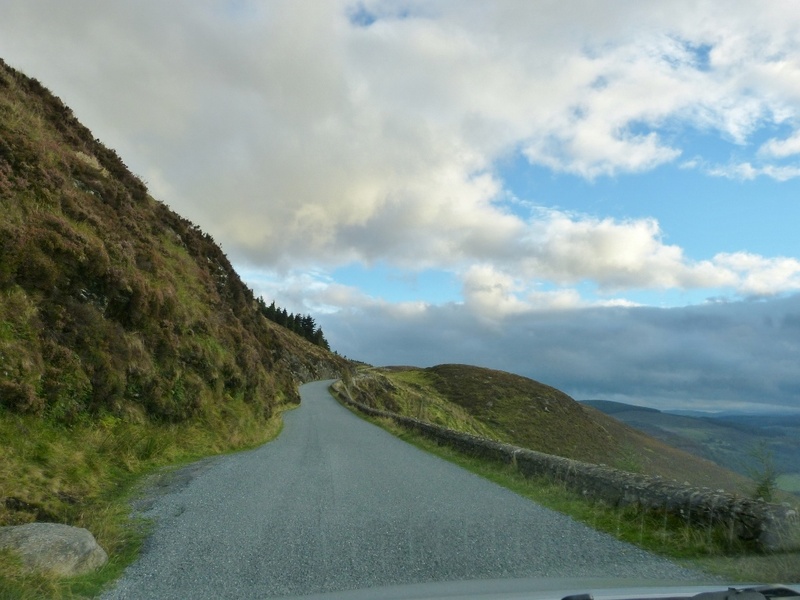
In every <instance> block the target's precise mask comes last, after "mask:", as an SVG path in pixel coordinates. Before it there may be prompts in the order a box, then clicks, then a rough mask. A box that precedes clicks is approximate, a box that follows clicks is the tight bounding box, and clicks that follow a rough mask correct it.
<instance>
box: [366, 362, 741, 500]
mask: <svg viewBox="0 0 800 600" xmlns="http://www.w3.org/2000/svg"><path fill="white" fill-rule="evenodd" d="M350 389H351V394H352V395H353V396H354V399H356V400H358V401H360V402H362V403H366V404H368V405H371V406H375V407H376V408H384V409H386V410H390V411H393V412H399V413H401V414H406V415H408V416H414V417H419V418H422V419H424V420H427V421H430V422H433V423H437V424H441V425H445V426H447V427H451V428H454V429H459V430H462V431H467V432H469V433H474V434H477V435H483V436H485V437H490V438H492V439H496V440H499V441H503V442H507V443H511V444H514V445H517V446H522V447H524V448H530V449H533V450H538V451H540V452H546V453H548V454H555V455H558V456H565V457H568V458H574V459H577V460H581V461H585V462H591V463H604V464H608V465H611V466H615V467H617V468H620V469H624V470H629V471H635V472H640V473H646V474H652V475H661V476H662V477H668V478H670V479H677V480H679V481H690V482H692V483H694V484H695V485H700V486H711V487H714V488H724V489H729V490H731V491H737V492H741V493H750V492H751V491H752V487H753V484H752V482H751V481H750V480H749V479H747V478H745V477H742V476H740V475H737V474H736V473H732V472H731V471H728V470H726V469H723V468H721V467H719V466H717V465H715V464H714V463H712V462H711V461H708V460H704V459H702V458H698V457H696V456H693V455H691V454H688V453H686V452H682V451H680V450H677V449H675V448H672V447H670V446H668V445H667V444H664V443H663V442H660V441H658V440H656V439H653V438H651V437H649V436H647V435H645V434H644V433H642V432H640V431H637V430H635V429H633V428H631V427H628V426H626V425H624V424H623V423H620V422H619V421H617V420H616V419H613V418H611V417H609V416H607V415H605V414H603V413H602V412H600V411H598V410H596V409H594V408H591V407H588V406H583V405H582V404H580V403H578V402H576V401H575V400H573V399H572V398H570V397H569V396H568V395H567V394H565V393H563V392H561V391H559V390H557V389H555V388H553V387H550V386H547V385H544V384H542V383H539V382H537V381H534V380H532V379H528V378H526V377H520V376H518V375H513V374H511V373H506V372H503V371H496V370H491V369H484V368H480V367H472V366H467V365H439V366H435V367H431V368H428V369H415V368H411V367H394V368H386V369H374V370H369V371H362V372H361V373H360V374H359V376H357V377H355V378H354V379H353V381H352V382H351V384H350Z"/></svg>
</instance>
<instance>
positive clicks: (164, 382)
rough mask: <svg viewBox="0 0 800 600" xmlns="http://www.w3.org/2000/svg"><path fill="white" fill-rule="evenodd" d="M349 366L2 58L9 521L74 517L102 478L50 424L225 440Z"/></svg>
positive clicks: (0, 385) (0, 318) (1, 392)
mask: <svg viewBox="0 0 800 600" xmlns="http://www.w3.org/2000/svg"><path fill="white" fill-rule="evenodd" d="M346 368H347V364H346V361H344V360H343V359H341V358H339V357H338V356H336V355H334V354H332V353H330V352H328V351H327V350H325V349H323V348H321V347H319V346H316V345H314V344H312V343H309V342H307V341H306V340H304V339H301V338H300V337H299V336H297V335H295V334H293V333H291V332H289V331H288V330H287V329H285V328H283V327H281V326H279V325H277V324H275V323H272V322H270V321H268V320H267V319H266V318H265V317H264V316H263V314H262V311H260V310H259V306H258V303H257V301H256V299H255V298H254V296H253V293H252V292H251V290H250V289H248V288H247V286H245V285H244V284H243V283H242V281H241V280H240V278H239V276H238V275H237V274H236V272H235V271H234V270H233V268H232V267H231V264H230V262H229V261H228V259H227V258H226V256H225V254H224V253H223V252H222V250H221V249H220V248H219V246H217V245H216V244H215V243H214V240H213V239H212V238H211V237H210V236H209V235H207V234H205V233H203V232H202V231H201V230H200V229H199V228H198V227H196V226H194V225H193V224H192V223H190V222H189V221H187V220H186V219H184V218H182V217H180V216H178V215H177V214H175V213H174V212H172V211H171V210H170V209H169V208H167V207H166V206H165V205H164V204H162V203H161V202H158V201H157V200H155V199H154V198H152V197H151V196H150V195H149V194H148V192H147V189H146V187H145V185H144V184H143V183H142V181H141V180H140V179H139V178H137V177H136V176H135V175H133V174H131V173H130V172H129V170H128V169H127V168H126V166H125V165H124V164H123V162H122V161H121V160H120V158H119V157H118V156H117V155H116V154H115V153H114V152H113V151H112V150H109V149H108V148H106V147H105V146H103V145H102V144H101V143H100V142H99V141H98V140H96V139H95V138H94V136H93V135H92V134H91V132H90V131H89V130H88V129H86V128H85V127H84V126H82V125H81V124H80V123H79V122H78V121H77V119H76V118H75V117H74V116H73V114H72V113H71V111H70V109H69V108H67V107H66V106H64V104H62V102H61V101H60V100H59V99H58V98H56V97H55V96H53V95H52V94H51V93H50V92H49V91H48V90H46V89H45V88H44V87H43V86H42V85H41V84H39V83H38V82H37V81H36V80H33V79H29V78H28V77H26V76H24V75H22V74H21V73H19V72H16V71H15V70H13V69H11V68H10V67H8V66H7V65H6V64H5V63H3V62H2V61H0V425H2V426H3V427H4V428H5V429H4V430H3V433H4V435H8V436H12V437H13V438H14V439H13V440H9V441H8V443H7V441H6V440H5V439H4V442H3V448H2V451H0V458H1V459H2V461H0V462H2V468H0V524H3V521H4V519H5V520H6V521H9V520H10V521H14V520H29V519H30V518H36V514H38V513H37V511H38V510H39V509H36V508H35V507H36V506H39V507H41V506H44V505H46V506H48V507H49V508H48V509H47V512H49V514H50V516H51V517H52V516H53V515H55V517H56V518H57V519H59V520H66V521H69V520H70V519H71V518H72V517H70V515H71V514H74V513H75V511H72V512H70V510H69V506H68V505H70V503H72V504H75V503H76V502H78V501H79V500H81V498H82V496H85V495H87V494H89V493H90V492H89V491H87V490H84V489H83V488H82V487H81V485H82V483H83V480H82V479H81V478H80V477H74V478H73V483H74V485H73V486H72V488H73V489H71V490H66V491H65V490H64V489H63V486H64V485H66V484H64V483H63V478H62V475H63V473H61V472H59V470H58V468H57V467H55V466H53V464H51V462H48V461H50V458H48V457H50V453H49V451H45V450H44V449H43V448H29V447H28V446H25V445H24V443H27V442H30V439H31V438H36V437H37V436H39V437H40V438H41V439H42V440H44V439H45V437H46V436H44V434H43V433H42V431H43V430H41V431H40V429H39V427H40V425H41V426H42V427H44V426H45V425H46V426H47V427H48V428H50V429H49V430H48V431H50V433H52V431H51V430H52V428H53V427H62V428H63V429H62V430H60V431H61V432H62V434H63V435H62V434H58V435H55V434H53V436H52V437H54V438H55V437H60V438H61V439H63V440H66V439H67V438H68V437H69V435H72V433H74V430H77V429H76V428H79V427H85V426H89V425H91V424H93V423H102V424H103V428H104V431H105V432H106V433H105V434H104V435H105V438H106V439H105V442H103V443H105V444H106V445H108V439H111V438H114V437H119V436H120V435H121V432H120V431H117V425H119V427H123V426H124V425H125V424H137V423H138V424H148V423H152V424H155V425H159V426H161V425H163V426H168V425H176V426H177V425H179V424H182V423H193V424H194V423H196V424H199V425H198V427H200V428H202V427H205V428H206V429H210V428H214V429H216V430H217V432H218V433H219V432H220V431H225V432H226V433H225V434H224V435H225V437H226V439H227V440H229V442H230V443H227V442H226V444H222V445H215V446H214V447H215V448H219V449H225V448H229V447H235V446H236V445H237V442H236V439H237V435H238V434H237V432H236V427H235V426H234V425H235V422H236V419H243V420H244V421H248V422H251V425H252V427H255V428H257V427H258V423H261V424H262V426H263V424H266V423H267V422H268V421H269V420H270V417H271V416H272V415H273V413H274V412H275V411H276V409H279V408H280V407H281V406H282V405H284V404H287V403H294V402H297V401H298V394H297V389H296V388H297V384H298V383H299V382H301V381H303V380H308V379H312V378H317V377H319V376H334V375H336V374H338V373H341V372H342V370H343V369H346ZM233 407H235V410H234V408H233ZM234 417H235V418H234ZM232 423H233V424H234V425H231V424H232ZM203 424H205V425H203ZM229 425H230V429H229ZM32 428H33V429H32ZM48 435H50V434H48ZM136 435H137V436H140V437H141V436H147V435H149V430H148V431H140V432H138V433H137V434H136ZM176 435H177V434H176ZM48 439H49V438H48ZM87 439H88V438H87ZM12 441H13V442H16V441H19V444H17V445H15V443H11V442H12ZM101 441H102V440H101ZM215 444H216V442H215ZM196 451H198V452H200V451H202V450H196ZM59 452H60V451H59ZM87 452H88V449H87ZM148 452H149V453H150V454H153V453H154V452H155V451H154V450H153V449H152V448H151V450H149V451H148ZM53 454H54V455H55V454H58V452H54V453H53ZM84 454H86V453H84ZM43 456H45V458H43ZM53 460H55V459H53ZM32 461H33V463H35V464H36V465H37V467H36V468H37V469H39V468H41V471H42V472H41V473H40V476H39V475H37V476H36V477H35V478H34V479H36V481H33V479H31V477H29V475H30V474H31V473H35V472H37V471H36V469H33V468H32V467H31V465H32V464H33V463H32ZM123 462H124V461H123ZM117 467H119V468H122V469H123V470H124V469H129V468H130V469H132V467H130V464H128V463H125V464H123V465H117ZM117 467H115V468H117ZM84 479H85V478H84ZM56 481H61V482H62V483H59V484H56V483H54V482H56ZM22 482H27V483H22ZM29 484H30V485H29ZM59 486H61V487H59ZM63 497H66V498H68V499H69V500H65V501H63V502H62V501H61V500H59V499H60V498H61V499H62V500H63ZM4 500H5V505H3V501H4ZM32 506H33V507H34V508H33V509H31V508H30V507H32ZM4 507H5V509H8V511H10V513H9V512H6V513H4V512H3V508H4ZM26 507H27V508H26ZM26 510H27V511H28V512H27V513H26V514H22V513H25V511H26ZM39 512H41V511H39ZM17 513H20V514H17ZM4 514H5V517H4ZM59 515H60V516H59Z"/></svg>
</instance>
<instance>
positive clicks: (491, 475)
mask: <svg viewBox="0 0 800 600" xmlns="http://www.w3.org/2000/svg"><path fill="white" fill-rule="evenodd" d="M349 408H350V409H351V410H352V411H353V412H354V413H355V414H357V415H358V416H360V417H361V418H363V419H365V420H367V421H370V422H372V423H374V424H376V425H378V426H380V427H382V428H384V429H386V430H387V431H389V432H391V433H392V434H394V435H396V436H397V437H399V438H400V439H402V440H404V441H406V442H408V443H411V444H413V445H415V446H416V447H418V448H420V449H422V450H424V451H426V452H430V453H431V454H435V455H437V456H439V457H440V458H443V459H445V460H447V461H450V462H452V463H454V464H457V465H459V466H460V467H463V468H465V469H467V470H468V471H471V472H472V473H475V474H476V475H479V476H481V477H483V478H485V479H487V480H489V481H492V482H494V483H496V484H498V485H501V486H503V487H505V488H508V489H510V490H512V491H513V492H515V493H517V494H519V495H521V496H523V497H525V498H528V499H530V500H532V501H534V502H536V503H538V504H541V505H542V506H546V507H547V508H550V509H552V510H555V511H558V512H560V513H563V514H566V515H569V516H570V517H572V518H574V519H576V520H577V521H580V522H582V523H585V524H586V525H588V526H590V527H592V528H593V529H597V530H599V531H603V532H606V533H609V534H611V535H613V536H614V537H616V538H617V539H620V540H622V541H626V542H629V543H632V544H635V545H636V546H639V547H641V548H644V549H645V550H648V551H650V552H653V553H655V554H658V555H661V556H665V557H667V558H670V559H673V560H675V561H677V562H679V563H681V564H683V565H685V566H687V567H689V568H693V569H696V570H700V571H703V572H706V573H708V574H709V575H716V576H721V577H724V578H725V579H727V580H728V581H730V582H765V583H771V582H796V581H800V552H784V553H770V554H764V553H759V552H756V551H754V550H753V548H751V547H748V546H746V545H744V544H742V543H741V542H739V541H738V540H734V539H731V537H730V536H729V535H728V532H727V531H726V530H725V529H724V528H722V527H719V526H714V527H700V526H697V525H692V526H690V525H687V524H686V523H685V522H684V521H683V520H679V519H675V518H673V517H670V516H669V515H667V514H666V513H659V512H649V511H648V512H646V511H642V510H639V509H636V508H634V507H625V508H616V507H612V506H609V505H607V504H605V503H603V502H592V501H589V500H587V499H585V498H583V497H582V496H580V495H579V494H576V493H574V492H571V491H570V490H568V489H566V488H565V486H564V485H563V484H560V483H554V482H551V481H548V480H545V479H531V478H526V477H525V476H523V475H522V474H520V473H519V472H518V471H517V470H516V468H514V467H513V466H511V465H507V464H503V463H500V462H496V461H492V460H488V459H485V458H481V457H476V456H470V455H467V454H465V453H462V452H459V451H457V450H455V449H453V448H451V447H448V446H445V445H440V444H438V443H436V442H435V441H433V440H431V439H429V438H426V437H424V436H422V435H421V434H418V433H416V432H412V431H409V430H407V429H405V428H403V427H400V426H399V425H397V424H396V423H394V421H392V420H391V419H383V418H373V417H368V416H365V415H363V414H362V413H360V412H358V411H357V410H355V409H353V408H352V407H349Z"/></svg>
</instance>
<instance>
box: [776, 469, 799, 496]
mask: <svg viewBox="0 0 800 600" xmlns="http://www.w3.org/2000/svg"><path fill="white" fill-rule="evenodd" d="M777 485H778V488H779V489H782V490H784V491H787V492H794V493H795V494H797V493H800V473H784V474H783V475H778V479H777Z"/></svg>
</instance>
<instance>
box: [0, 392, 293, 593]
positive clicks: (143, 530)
mask: <svg viewBox="0 0 800 600" xmlns="http://www.w3.org/2000/svg"><path fill="white" fill-rule="evenodd" d="M281 426H282V420H281V416H280V413H278V414H276V415H274V416H273V417H272V418H270V419H268V420H265V419H263V418H261V417H259V415H258V414H257V412H256V411H255V410H254V409H253V407H252V406H250V405H248V404H246V403H245V402H241V401H236V400H232V401H230V402H229V403H227V404H226V405H224V406H221V407H218V408H215V409H214V411H213V412H207V413H206V414H205V415H204V416H203V417H202V418H200V419H198V420H196V421H193V422H189V423H181V424H159V423H153V422H150V421H147V420H141V421H139V422H130V421H123V420H121V419H117V418H114V417H106V418H104V419H100V420H99V421H96V422H91V423H81V424H76V425H73V426H71V427H64V426H60V425H58V424H56V423H53V422H51V421H48V420H47V419H41V418H35V417H26V416H20V415H16V414H11V413H7V412H0V439H2V440H3V445H2V447H0V497H5V498H6V499H7V500H6V502H5V503H4V504H0V525H11V524H20V523H24V522H29V521H34V520H39V521H51V522H61V523H68V524H71V525H75V526H79V527H85V528H86V529H88V530H89V531H91V532H92V533H93V534H94V536H95V538H96V539H97V541H98V542H99V543H100V545H101V546H102V547H103V548H104V549H105V550H106V552H108V554H109V557H110V559H109V562H108V564H107V565H106V566H105V567H103V568H102V569H100V570H98V571H97V572H96V573H92V574H90V575H86V576H82V577H76V578H68V579H60V578H54V577H48V576H46V575H37V574H31V573H28V572H26V571H25V570H24V569H23V568H22V565H21V564H20V563H19V561H18V560H17V559H16V557H15V556H13V555H12V554H11V553H9V552H0V599H6V598H9V599H10V598H14V599H20V600H26V599H34V598H36V599H39V598H58V599H62V598H87V597H92V596H94V595H96V594H98V593H99V592H100V591H101V590H102V589H103V588H104V587H105V586H107V585H108V584H109V582H111V581H113V580H114V579H116V578H118V577H119V576H120V575H121V574H122V572H123V570H124V569H125V567H126V566H127V565H128V564H130V563H131V562H132V561H133V560H134V559H135V558H136V556H137V555H138V553H139V550H140V548H141V545H142V542H143V541H144V538H145V537H146V535H147V531H148V527H149V524H148V523H146V522H144V521H142V520H141V519H137V518H136V517H135V516H133V515H132V514H131V508H130V502H131V500H132V499H133V498H134V496H135V495H136V493H137V483H138V482H139V481H141V480H142V478H143V477H144V476H145V475H148V474H150V473H153V472H155V471H156V470H158V469H161V468H163V467H165V466H167V465H173V466H174V465H182V464H186V463H189V462H192V461H194V460H196V459H199V458H201V457H204V456H208V455H212V454H220V453H227V452H233V451H238V450H243V449H247V448H252V447H255V446H258V445H260V444H263V443H264V442H266V441H269V440H271V439H273V438H274V437H276V436H277V435H278V433H280V430H281ZM8 498H12V499H13V500H11V501H10V502H9V500H8Z"/></svg>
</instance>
